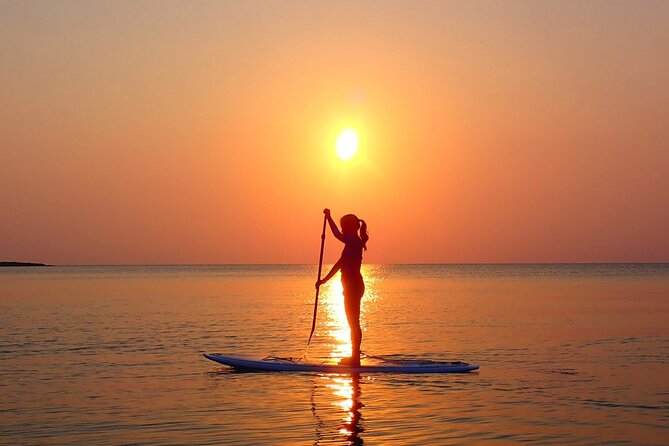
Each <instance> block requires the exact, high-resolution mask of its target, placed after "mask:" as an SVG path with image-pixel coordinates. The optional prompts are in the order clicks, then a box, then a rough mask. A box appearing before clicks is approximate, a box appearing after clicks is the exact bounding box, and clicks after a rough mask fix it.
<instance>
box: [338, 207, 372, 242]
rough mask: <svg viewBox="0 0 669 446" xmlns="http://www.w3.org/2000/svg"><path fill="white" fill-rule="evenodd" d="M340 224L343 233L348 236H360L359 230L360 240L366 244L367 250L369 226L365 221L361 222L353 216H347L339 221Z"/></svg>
mask: <svg viewBox="0 0 669 446" xmlns="http://www.w3.org/2000/svg"><path fill="white" fill-rule="evenodd" d="M339 224H340V225H341V232H343V233H344V234H347V235H358V230H360V234H359V236H360V239H361V240H362V242H363V243H364V248H365V249H367V240H368V239H369V236H368V235H367V224H366V223H365V221H364V220H360V219H359V218H358V217H356V216H355V215H353V214H346V215H344V216H343V217H342V218H341V219H340V220H339Z"/></svg>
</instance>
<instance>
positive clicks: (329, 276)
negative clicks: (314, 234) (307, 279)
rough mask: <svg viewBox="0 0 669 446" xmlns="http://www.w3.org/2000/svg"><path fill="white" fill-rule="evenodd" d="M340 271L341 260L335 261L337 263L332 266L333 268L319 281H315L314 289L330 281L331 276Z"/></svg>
mask: <svg viewBox="0 0 669 446" xmlns="http://www.w3.org/2000/svg"><path fill="white" fill-rule="evenodd" d="M340 269H341V259H339V260H337V263H335V264H334V266H333V267H332V269H331V270H330V272H329V273H327V274H326V276H325V277H323V278H322V279H321V280H317V281H316V288H318V287H320V286H321V285H323V284H324V283H325V282H327V281H328V280H330V279H332V276H334V275H335V274H337V272H338V271H339V270H340Z"/></svg>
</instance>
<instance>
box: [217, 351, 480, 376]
mask: <svg viewBox="0 0 669 446" xmlns="http://www.w3.org/2000/svg"><path fill="white" fill-rule="evenodd" d="M204 357H205V358H207V359H210V360H212V361H214V362H218V363H219V364H223V365H227V366H230V367H233V368H235V369H239V370H253V371H266V372H317V373H466V372H471V371H472V370H477V369H478V368H479V366H478V364H468V363H466V362H460V361H452V362H441V361H421V360H401V361H400V360H382V361H378V360H376V361H370V362H367V361H366V360H364V361H363V363H362V364H361V365H359V366H348V365H339V364H337V363H336V362H334V361H335V360H334V359H329V360H326V361H323V362H313V361H310V362H305V361H303V360H298V359H294V358H278V357H275V356H268V357H266V358H257V357H255V358H254V357H251V356H240V355H227V354H223V353H204Z"/></svg>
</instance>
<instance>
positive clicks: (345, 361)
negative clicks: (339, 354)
mask: <svg viewBox="0 0 669 446" xmlns="http://www.w3.org/2000/svg"><path fill="white" fill-rule="evenodd" d="M339 365H348V366H354V367H358V366H360V357H357V358H354V357H352V356H349V357H348V358H341V359H340V360H339Z"/></svg>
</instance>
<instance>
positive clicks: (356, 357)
mask: <svg viewBox="0 0 669 446" xmlns="http://www.w3.org/2000/svg"><path fill="white" fill-rule="evenodd" d="M356 288H358V287H356ZM359 288H361V289H356V290H344V309H345V310H346V319H347V321H348V326H349V328H350V330H351V358H352V360H353V361H354V362H355V363H356V364H357V363H359V361H360V344H361V343H362V329H361V328H360V301H361V300H362V295H363V294H364V292H365V288H364V285H363V286H362V287H359Z"/></svg>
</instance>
